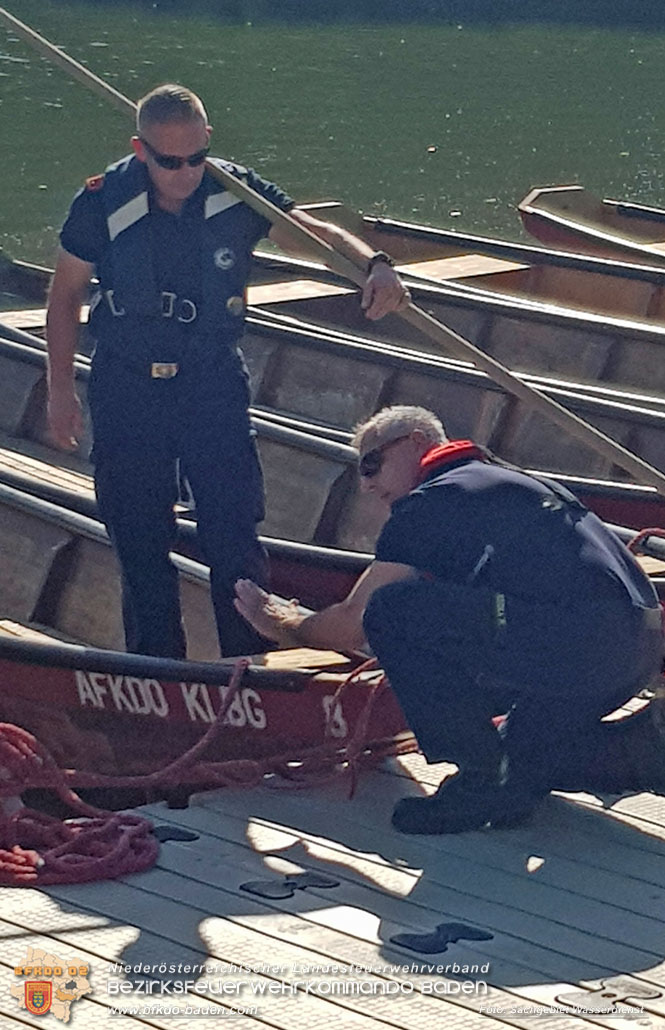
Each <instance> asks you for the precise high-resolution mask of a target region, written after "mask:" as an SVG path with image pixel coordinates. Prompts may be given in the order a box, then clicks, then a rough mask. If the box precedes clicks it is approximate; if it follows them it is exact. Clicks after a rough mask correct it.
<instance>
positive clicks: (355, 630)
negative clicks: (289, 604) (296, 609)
mask: <svg viewBox="0 0 665 1030" xmlns="http://www.w3.org/2000/svg"><path fill="white" fill-rule="evenodd" d="M285 630H286V639H285V640H284V643H286V644H290V645H291V646H300V647H316V648H330V649H333V650H338V651H356V650H358V649H359V648H362V647H363V645H364V644H365V634H364V632H363V627H362V613H361V612H358V611H356V610H355V608H353V609H350V608H349V607H348V606H346V605H344V604H333V605H331V606H330V607H329V608H326V609H324V611H321V612H314V613H313V614H311V615H300V614H295V615H292V616H290V617H289V620H288V625H286V626H285Z"/></svg>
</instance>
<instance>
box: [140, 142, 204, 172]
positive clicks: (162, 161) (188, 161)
mask: <svg viewBox="0 0 665 1030" xmlns="http://www.w3.org/2000/svg"><path fill="white" fill-rule="evenodd" d="M139 139H140V140H141V143H142V144H143V146H144V147H145V149H146V150H147V151H148V153H149V154H150V157H151V158H152V159H153V161H154V162H155V163H156V164H158V165H159V167H160V168H166V169H167V170H168V171H169V172H176V171H177V170H178V168H182V166H183V165H190V167H191V168H196V166H197V165H202V164H203V162H204V161H205V159H206V157H207V156H208V151H209V150H210V147H204V148H203V150H197V151H196V153H195V154H190V155H189V157H176V155H175V154H160V152H159V150H155V148H154V147H153V146H152V144H150V143H148V141H147V139H144V138H143V136H139Z"/></svg>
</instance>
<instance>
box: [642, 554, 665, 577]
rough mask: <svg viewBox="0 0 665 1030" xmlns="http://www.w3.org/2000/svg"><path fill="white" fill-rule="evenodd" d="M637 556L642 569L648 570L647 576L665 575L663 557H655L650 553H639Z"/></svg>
mask: <svg viewBox="0 0 665 1030" xmlns="http://www.w3.org/2000/svg"><path fill="white" fill-rule="evenodd" d="M635 557H636V558H637V562H638V564H639V565H640V566H641V568H642V571H643V572H646V574H647V576H663V575H665V561H663V560H662V558H654V557H653V556H652V555H650V554H637V555H636V556H635Z"/></svg>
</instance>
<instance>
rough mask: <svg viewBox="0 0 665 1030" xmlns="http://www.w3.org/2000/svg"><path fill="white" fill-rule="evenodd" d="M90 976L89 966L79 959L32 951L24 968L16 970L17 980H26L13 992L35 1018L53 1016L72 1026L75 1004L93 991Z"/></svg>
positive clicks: (22, 1005) (29, 952)
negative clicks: (22, 978) (71, 1016)
mask: <svg viewBox="0 0 665 1030" xmlns="http://www.w3.org/2000/svg"><path fill="white" fill-rule="evenodd" d="M89 973H90V966H89V965H88V963H87V962H83V961H82V960H80V959H78V958H70V959H62V958H60V957H59V956H58V955H52V954H49V953H48V952H46V951H43V950H42V949H41V948H28V950H27V952H26V954H25V958H24V959H23V961H22V962H21V964H20V965H16V966H14V976H22V977H25V978H26V979H24V980H23V981H22V982H21V983H17V984H13V985H12V987H11V989H10V990H11V994H12V996H13V997H14V998H16V1000H17V1001H18V1003H19V1006H20V1007H21V1008H22V1009H27V1011H28V1012H30V1013H32V1015H33V1016H45V1015H46V1013H47V1012H50V1013H51V1014H52V1015H53V1016H55V1017H56V1019H61V1020H62V1022H63V1023H68V1022H69V1017H70V1015H71V1008H72V1005H73V1004H74V1002H75V1001H78V1000H79V998H82V997H83V996H84V995H85V994H90V993H91V991H92V988H91V986H90V981H89V980H88V975H89Z"/></svg>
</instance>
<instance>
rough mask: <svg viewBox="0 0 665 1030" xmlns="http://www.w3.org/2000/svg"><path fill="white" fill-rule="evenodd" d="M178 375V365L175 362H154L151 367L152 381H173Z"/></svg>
mask: <svg viewBox="0 0 665 1030" xmlns="http://www.w3.org/2000/svg"><path fill="white" fill-rule="evenodd" d="M177 374H178V364H177V362H175V361H153V363H152V365H151V366H150V375H151V377H152V379H173V377H174V376H177Z"/></svg>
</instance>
